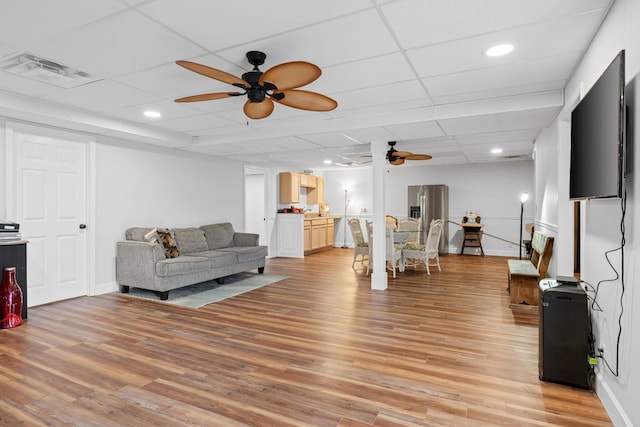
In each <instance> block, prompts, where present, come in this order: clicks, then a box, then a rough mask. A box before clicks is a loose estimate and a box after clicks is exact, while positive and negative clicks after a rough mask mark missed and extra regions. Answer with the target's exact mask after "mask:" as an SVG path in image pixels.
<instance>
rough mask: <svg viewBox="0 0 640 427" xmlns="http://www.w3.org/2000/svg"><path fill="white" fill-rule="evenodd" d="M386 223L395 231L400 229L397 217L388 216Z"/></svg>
mask: <svg viewBox="0 0 640 427" xmlns="http://www.w3.org/2000/svg"><path fill="white" fill-rule="evenodd" d="M385 221H386V222H387V225H392V226H393V229H394V231H395V230H397V229H398V219H397V218H396V217H395V216H391V215H386V216H385Z"/></svg>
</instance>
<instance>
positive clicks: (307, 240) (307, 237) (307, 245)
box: [304, 220, 312, 253]
mask: <svg viewBox="0 0 640 427" xmlns="http://www.w3.org/2000/svg"><path fill="white" fill-rule="evenodd" d="M311 241H312V235H311V221H310V220H306V221H305V222H304V251H305V253H306V252H309V251H310V250H311V249H312V248H311Z"/></svg>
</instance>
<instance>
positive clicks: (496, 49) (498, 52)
mask: <svg viewBox="0 0 640 427" xmlns="http://www.w3.org/2000/svg"><path fill="white" fill-rule="evenodd" d="M511 51H513V45H512V44H508V43H505V44H497V45H495V46H491V47H490V48H489V49H487V50H485V51H484V54H485V55H487V56H502V55H506V54H508V53H511Z"/></svg>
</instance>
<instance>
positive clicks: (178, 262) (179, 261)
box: [156, 255, 210, 277]
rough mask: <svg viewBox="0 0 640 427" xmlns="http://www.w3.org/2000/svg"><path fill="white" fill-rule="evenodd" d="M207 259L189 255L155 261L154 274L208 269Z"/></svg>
mask: <svg viewBox="0 0 640 427" xmlns="http://www.w3.org/2000/svg"><path fill="white" fill-rule="evenodd" d="M209 268H210V267H209V259H208V258H206V257H198V256H191V255H181V256H179V257H176V258H168V259H163V260H160V261H158V262H157V263H156V274H157V275H158V276H160V277H171V276H178V275H180V274H191V273H198V272H201V271H207V270H209Z"/></svg>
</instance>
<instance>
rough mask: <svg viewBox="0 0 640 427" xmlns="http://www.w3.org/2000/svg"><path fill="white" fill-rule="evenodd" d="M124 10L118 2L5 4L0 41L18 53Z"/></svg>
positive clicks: (0, 7)
mask: <svg viewBox="0 0 640 427" xmlns="http://www.w3.org/2000/svg"><path fill="white" fill-rule="evenodd" d="M123 9H125V6H124V5H123V4H122V3H121V2H119V1H117V0H101V1H99V2H88V1H86V0H56V1H46V0H20V1H15V2H13V1H11V2H10V1H3V2H0V40H2V43H3V44H5V45H7V46H10V47H11V48H12V49H14V50H16V51H22V50H28V49H30V48H32V47H35V46H36V45H38V44H40V43H42V42H43V41H46V40H48V39H50V38H52V37H55V36H58V35H61V34H65V33H68V32H70V31H72V30H75V29H77V28H80V27H82V26H85V25H87V24H89V23H93V22H95V21H96V20H100V19H102V18H104V17H106V16H109V15H111V14H113V13H116V12H118V11H121V10H123ZM52 17H55V19H52ZM25 24H26V25H25ZM48 59H51V60H54V58H48Z"/></svg>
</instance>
